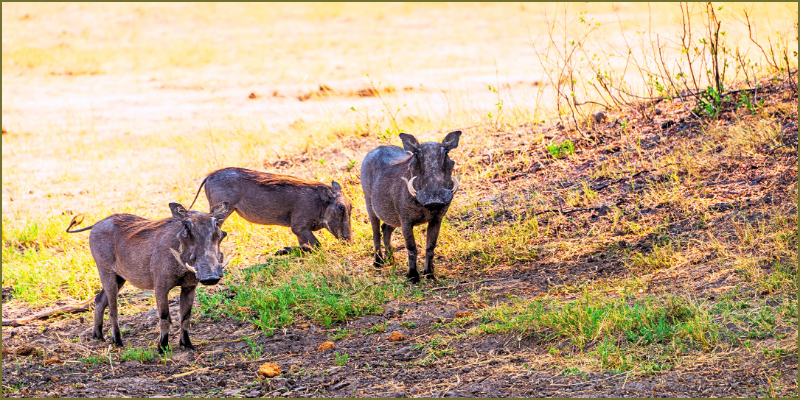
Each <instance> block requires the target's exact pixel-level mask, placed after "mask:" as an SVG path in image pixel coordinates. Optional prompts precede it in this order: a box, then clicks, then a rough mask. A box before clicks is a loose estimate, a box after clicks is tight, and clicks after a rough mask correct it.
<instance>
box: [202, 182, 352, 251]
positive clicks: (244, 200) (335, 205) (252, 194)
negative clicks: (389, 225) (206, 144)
mask: <svg viewBox="0 0 800 400" xmlns="http://www.w3.org/2000/svg"><path fill="white" fill-rule="evenodd" d="M204 185H205V187H206V198H207V199H208V204H210V205H214V204H217V203H219V202H222V201H227V202H228V204H230V210H229V211H228V212H229V213H232V212H234V211H236V213H237V214H239V216H241V217H242V218H244V219H245V220H246V221H249V222H252V223H254V224H261V225H280V226H288V227H291V228H292V233H294V234H295V236H297V240H298V242H300V247H301V249H303V250H310V249H309V248H308V246H311V247H317V246H319V240H317V237H316V236H314V233H313V231H316V230H320V229H322V228H326V229H327V230H328V231H329V232H330V233H332V234H333V236H335V237H336V238H337V239H343V240H348V241H350V240H351V235H350V211H351V209H352V205H351V204H350V199H348V198H347V196H345V195H344V193H342V187H341V186H339V184H338V183H336V182H335V181H334V182H331V186H328V185H325V184H323V183H321V182H314V181H308V180H305V179H299V178H295V177H292V176H288V175H278V174H269V173H266V172H258V171H253V170H249V169H244V168H233V167H232V168H223V169H220V170H217V171H214V172H212V173H211V174H209V175H208V176H207V177H206V178H205V179H203V182H202V183H201V184H200V188H199V189H197V194H196V195H195V196H194V201H192V205H191V206H189V208H190V209H191V208H192V206H194V203H195V202H196V201H197V197H198V196H200V190H202V189H203V186H204ZM290 249H291V248H285V249H284V250H280V251H278V252H277V254H286V253H287V252H288V250H290Z"/></svg>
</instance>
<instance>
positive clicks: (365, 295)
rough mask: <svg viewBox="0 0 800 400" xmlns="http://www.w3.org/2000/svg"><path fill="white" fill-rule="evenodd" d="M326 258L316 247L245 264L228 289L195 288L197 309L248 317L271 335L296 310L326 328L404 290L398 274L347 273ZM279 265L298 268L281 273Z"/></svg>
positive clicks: (378, 307)
mask: <svg viewBox="0 0 800 400" xmlns="http://www.w3.org/2000/svg"><path fill="white" fill-rule="evenodd" d="M298 261H299V262H298ZM328 261H331V260H327V259H326V255H325V254H324V253H317V254H316V255H312V256H311V257H309V258H306V259H300V260H295V261H292V262H288V261H278V265H270V264H261V265H257V266H255V267H252V268H248V269H245V270H243V271H242V273H241V274H240V275H239V276H238V277H232V278H231V280H230V281H229V283H228V290H227V291H219V292H215V293H211V292H209V291H206V290H205V288H199V289H198V296H197V297H198V301H199V303H200V312H201V314H202V315H205V316H210V317H211V318H212V319H213V318H219V317H220V316H221V315H226V316H228V317H231V318H234V319H238V320H242V321H250V322H252V323H253V324H254V325H256V326H257V327H258V328H261V329H263V330H264V331H265V332H266V334H267V335H272V333H273V332H274V331H275V329H278V328H281V327H284V326H286V325H289V324H291V323H293V322H294V321H295V320H296V318H297V316H298V315H302V316H305V317H307V318H309V319H311V320H312V321H314V322H315V323H318V324H320V325H324V326H325V327H328V328H329V327H330V326H331V325H332V324H334V323H336V322H340V321H345V320H347V319H349V318H356V317H360V316H362V315H366V314H379V313H381V312H383V304H384V303H385V302H387V301H389V300H390V299H391V298H392V297H393V296H395V295H397V294H399V293H402V291H403V290H404V289H403V280H402V279H401V278H398V277H395V276H389V277H387V278H388V279H386V282H377V281H375V280H374V278H373V277H371V276H351V275H349V274H347V273H346V272H344V270H343V268H341V269H340V268H331V267H330V265H328ZM283 263H289V264H292V265H288V264H284V265H281V264H283ZM295 263H297V264H295ZM300 263H302V264H300ZM282 269H288V270H293V271H296V273H294V274H292V275H291V276H290V277H284V276H286V274H282V273H279V270H282ZM278 275H283V276H278Z"/></svg>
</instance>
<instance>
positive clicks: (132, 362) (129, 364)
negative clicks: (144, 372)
mask: <svg viewBox="0 0 800 400" xmlns="http://www.w3.org/2000/svg"><path fill="white" fill-rule="evenodd" d="M139 364H140V363H139V361H136V360H129V361H125V362H124V363H122V366H123V367H136V366H138V365H139Z"/></svg>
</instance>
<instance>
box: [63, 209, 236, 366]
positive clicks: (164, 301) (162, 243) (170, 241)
mask: <svg viewBox="0 0 800 400" xmlns="http://www.w3.org/2000/svg"><path fill="white" fill-rule="evenodd" d="M169 208H170V209H171V210H172V218H164V219H160V220H156V221H153V220H148V219H144V218H142V217H137V216H135V215H131V214H114V215H112V216H110V217H107V218H105V219H103V220H102V221H100V222H97V223H96V224H94V225H92V226H90V227H87V228H83V229H78V230H74V231H70V230H69V229H70V228H72V226H73V225H78V224H80V222H81V221H82V219H77V216H76V218H73V219H72V222H70V224H69V227H68V228H67V232H69V233H76V232H83V231H85V230H88V229H91V230H92V233H91V234H90V235H89V247H90V248H91V250H92V257H94V262H95V263H96V264H97V271H98V272H99V273H100V282H102V284H103V289H102V290H101V291H100V293H98V294H97V297H95V308H94V335H93V336H94V338H96V339H99V340H104V338H103V312H105V309H106V306H108V312H109V315H110V320H111V328H112V333H111V335H112V336H111V338H112V340H113V342H114V344H116V345H117V346H122V345H123V344H122V335H120V332H119V324H118V323H117V294H118V293H119V290H120V288H122V285H124V284H125V282H126V281H128V282H130V283H131V284H132V285H133V286H135V287H137V288H140V289H149V290H155V295H156V307H157V309H158V315H159V316H160V318H161V323H160V325H161V326H160V327H161V338H160V340H159V342H158V351H159V353H161V352H163V349H164V348H166V347H167V345H168V344H169V328H170V325H171V324H172V319H171V318H170V315H169V300H168V298H167V295H168V294H169V291H170V289H172V288H173V287H175V286H180V287H181V297H180V312H181V339H180V346H181V347H186V348H188V349H192V350H195V347H194V346H192V342H191V341H190V340H189V317H190V316H191V314H192V304H193V303H194V295H195V289H196V288H197V283H198V282H199V283H202V284H204V285H215V284H217V282H219V280H220V279H222V275H223V273H224V269H225V265H227V263H225V264H222V258H223V256H222V252H221V251H220V242H222V239H224V238H225V236H227V233H226V232H224V231H223V230H222V229H220V227H221V226H222V223H223V222H224V221H225V217H227V216H228V214H229V211H228V203H225V202H222V203H219V204H217V205H216V206H215V207H214V208H213V209H212V210H211V213H210V214H207V213H202V212H197V211H186V209H185V208H184V207H183V206H182V205H180V204H178V203H169Z"/></svg>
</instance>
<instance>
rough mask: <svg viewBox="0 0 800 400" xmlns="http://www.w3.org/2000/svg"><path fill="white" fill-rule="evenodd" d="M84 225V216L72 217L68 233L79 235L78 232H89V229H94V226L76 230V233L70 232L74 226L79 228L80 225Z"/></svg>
mask: <svg viewBox="0 0 800 400" xmlns="http://www.w3.org/2000/svg"><path fill="white" fill-rule="evenodd" d="M82 223H83V214H78V215H76V216H74V217H72V221H70V222H69V226H68V227H67V233H78V232H83V231H88V230H89V229H92V227H93V226H94V225H92V226H88V227H86V228H82V229H78V230H74V231H71V230H69V228H72V227H73V226H78V225H80V224H82Z"/></svg>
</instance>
